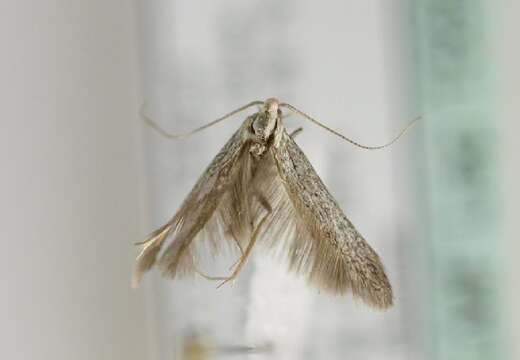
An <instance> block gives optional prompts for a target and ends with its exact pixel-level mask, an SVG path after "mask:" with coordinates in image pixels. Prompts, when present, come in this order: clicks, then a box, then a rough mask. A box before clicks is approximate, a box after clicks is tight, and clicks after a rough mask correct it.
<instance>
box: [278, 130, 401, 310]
mask: <svg viewBox="0 0 520 360" xmlns="http://www.w3.org/2000/svg"><path fill="white" fill-rule="evenodd" d="M271 153H272V156H273V158H274V161H275V164H276V167H277V171H278V174H279V176H280V178H281V182H282V184H283V186H284V188H285V190H286V192H287V194H288V197H289V199H290V202H291V203H292V206H293V209H292V210H293V211H292V213H293V215H292V216H294V217H295V220H296V222H297V223H296V227H295V231H294V233H293V234H292V237H291V239H290V241H291V244H290V246H289V247H288V249H289V251H290V264H291V266H292V267H293V269H295V270H296V271H297V272H299V273H304V274H306V275H307V276H308V279H309V281H310V283H311V284H312V285H314V286H316V287H317V288H318V289H321V290H323V291H325V292H328V293H332V294H338V295H342V294H345V293H348V292H351V293H352V294H353V296H354V297H357V298H361V299H362V300H363V301H364V302H365V303H367V304H368V305H371V306H373V307H375V308H379V309H385V308H387V307H389V306H391V305H392V301H393V296H392V288H391V286H390V283H389V281H388V278H387V276H386V274H385V270H384V267H383V264H382V263H381V261H380V259H379V256H378V255H377V254H376V252H375V251H374V250H373V249H372V248H371V247H370V245H368V244H367V242H366V241H365V239H363V237H362V236H361V235H360V234H359V233H358V231H357V230H356V229H355V228H354V226H353V225H352V223H351V222H350V221H349V220H348V219H347V217H346V216H345V214H343V211H342V210H341V209H340V208H339V206H338V204H337V203H336V201H335V200H334V198H333V197H332V195H331V194H330V193H329V192H328V190H327V189H326V188H325V185H324V184H323V182H322V181H321V179H320V178H319V176H318V175H317V174H316V171H315V170H314V169H313V167H312V165H311V164H310V162H309V160H308V159H307V157H306V156H305V155H304V153H303V152H302V151H301V150H300V148H299V147H298V145H297V144H296V143H295V142H294V140H293V139H292V138H291V137H290V136H289V135H288V134H287V132H286V131H285V129H283V133H282V134H281V136H280V139H279V141H278V143H277V144H275V145H273V146H272V147H271Z"/></svg>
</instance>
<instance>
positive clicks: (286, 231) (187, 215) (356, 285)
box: [134, 98, 419, 309]
mask: <svg viewBox="0 0 520 360" xmlns="http://www.w3.org/2000/svg"><path fill="white" fill-rule="evenodd" d="M255 105H260V106H261V108H260V109H259V111H258V112H256V113H254V114H252V115H250V116H248V117H247V118H246V119H245V120H244V122H243V123H242V125H241V126H240V128H239V129H238V130H237V131H236V132H235V133H234V135H233V136H232V137H231V139H229V141H228V142H227V143H226V144H225V145H224V147H223V148H222V150H220V152H219V153H218V154H217V155H216V156H215V158H214V159H213V161H212V162H211V163H210V165H209V166H208V167H207V169H206V171H205V172H204V173H203V174H202V176H201V177H200V179H199V180H198V181H197V183H196V184H195V187H194V188H193V189H192V191H191V192H190V193H189V195H188V196H187V197H186V199H185V200H184V202H183V203H182V205H181V207H180V209H179V210H178V211H177V213H176V214H175V215H174V216H173V217H172V218H171V219H170V221H168V222H167V223H166V224H164V225H163V226H162V227H160V228H159V229H157V230H155V231H154V232H153V233H151V234H150V235H149V236H148V238H147V239H146V240H145V241H143V242H141V243H138V244H139V245H141V246H142V249H141V251H140V253H139V255H138V256H137V259H136V267H135V273H134V284H138V283H139V281H140V279H141V277H142V275H143V274H144V273H146V272H147V271H148V270H149V269H150V268H151V267H152V266H153V265H154V264H156V263H157V264H158V266H159V268H160V269H161V272H162V274H163V275H164V276H165V277H170V278H176V277H181V276H186V275H193V274H198V275H200V276H201V277H203V278H206V279H209V280H220V281H221V283H220V285H219V287H220V286H222V285H223V284H225V283H226V282H229V281H234V280H235V279H236V277H237V275H238V273H239V272H240V270H241V269H242V267H243V266H244V265H245V263H246V261H247V259H248V257H249V255H250V254H251V251H252V250H253V248H254V246H255V245H256V244H263V245H264V246H266V247H267V248H269V249H272V248H276V249H278V251H282V252H283V255H284V256H285V257H286V260H287V262H288V265H289V269H290V270H292V271H294V272H296V273H298V274H301V275H303V276H306V277H307V279H308V281H309V283H310V284H311V285H312V286H314V287H316V288H318V289H319V290H321V291H323V292H325V293H329V294H335V295H343V294H346V293H351V294H352V295H353V296H354V297H355V298H360V299H362V300H363V301H364V302H365V303H366V304H367V305H370V306H372V307H374V308H377V309H386V308H388V307H389V306H391V305H392V303H393V294H392V287H391V285H390V282H389V280H388V278H387V276H386V273H385V270H384V267H383V264H382V263H381V261H380V259H379V256H378V255H377V253H376V252H375V251H374V250H373V249H372V248H371V247H370V245H369V244H368V243H367V242H366V241H365V239H364V238H363V237H362V236H361V235H360V234H359V232H358V231H357V230H356V228H355V227H354V225H352V223H351V222H350V221H349V219H348V218H347V217H346V216H345V214H344V213H343V211H342V210H341V209H340V207H339V205H338V203H337V202H336V200H335V199H334V198H333V197H332V195H331V194H330V193H329V191H328V190H327V188H326V187H325V185H324V184H323V182H322V181H321V179H320V178H319V176H318V175H317V174H316V171H315V170H314V168H313V167H312V165H311V164H310V162H309V161H308V160H307V157H306V156H305V155H304V154H303V152H302V151H301V150H300V148H299V147H298V145H296V143H295V142H294V139H293V136H294V133H293V134H289V133H288V132H287V131H286V129H285V127H284V125H283V122H282V117H283V116H282V112H281V108H287V109H289V110H290V111H292V112H295V113H298V114H300V115H302V116H303V117H305V118H307V119H308V120H310V121H312V122H314V123H316V124H318V125H319V126H321V127H323V128H325V129H327V130H328V131H331V132H333V133H334V134H336V135H338V136H340V137H341V138H343V139H345V140H347V141H349V142H350V143H352V144H354V145H356V146H359V147H362V148H365V149H381V148H384V147H387V146H389V145H391V144H393V143H394V142H395V141H396V140H397V139H399V138H400V137H401V136H402V135H403V134H404V133H405V132H406V130H408V129H409V128H410V126H411V125H412V124H413V123H414V122H415V121H417V120H418V119H419V118H417V119H415V120H414V121H412V122H411V123H410V124H409V125H408V126H407V127H406V128H405V129H403V130H402V131H401V133H400V134H399V135H398V136H397V137H396V138H394V139H393V140H392V141H391V142H389V143H388V144H386V145H382V146H374V147H369V146H364V145H361V144H359V143H357V142H355V141H353V140H351V139H349V138H346V137H345V136H343V135H341V134H339V133H337V132H335V131H334V130H331V129H329V128H328V127H326V126H325V125H323V124H321V123H319V122H318V121H316V120H314V119H313V118H311V117H310V116H308V115H307V114H305V113H303V112H302V111H300V110H298V109H297V108H295V107H293V106H292V105H290V104H286V103H280V102H279V101H278V100H276V99H273V98H271V99H267V100H266V101H253V102H251V103H249V104H247V105H244V106H242V107H240V108H238V109H236V110H234V111H232V112H230V113H229V114H227V115H225V116H223V117H221V118H219V119H216V120H214V121H212V122H211V123H208V124H206V125H204V126H202V127H200V128H198V129H195V130H194V131H192V132H190V133H188V134H186V135H181V136H176V135H171V134H168V133H167V132H165V131H164V130H163V129H162V128H160V127H159V126H158V125H157V124H155V123H154V122H152V121H151V120H150V119H149V118H146V117H144V119H145V120H146V121H147V122H148V123H149V124H150V125H151V126H152V127H153V128H155V129H156V130H157V131H159V132H160V133H161V134H162V135H164V136H167V137H170V138H182V137H184V136H187V135H191V134H193V133H195V132H197V131H200V130H202V129H204V128H206V127H208V126H211V125H213V124H215V123H217V122H219V121H221V120H224V119H225V118H228V117H230V116H231V115H234V114H236V113H237V112H239V111H242V110H245V109H246V108H249V107H251V106H255ZM168 238H172V240H171V241H170V242H169V243H167V242H166V239H168ZM280 243H282V244H280ZM225 245H226V246H227V247H228V248H232V249H233V248H234V249H236V251H237V252H238V253H239V254H240V255H239V258H238V260H237V261H236V262H235V264H233V266H232V267H231V268H230V270H233V272H232V274H231V275H230V276H208V275H206V274H204V273H203V272H202V271H200V264H199V263H198V262H199V256H198V249H200V246H205V247H207V248H209V249H210V251H211V252H212V253H213V254H219V253H221V252H222V251H223V249H224V248H225V247H226V246H225ZM280 245H282V246H280ZM280 249H281V250H280Z"/></svg>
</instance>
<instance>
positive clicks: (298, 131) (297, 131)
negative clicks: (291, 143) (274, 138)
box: [289, 127, 303, 139]
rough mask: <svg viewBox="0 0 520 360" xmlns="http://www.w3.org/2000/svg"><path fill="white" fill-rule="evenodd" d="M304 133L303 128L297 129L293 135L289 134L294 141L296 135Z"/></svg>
mask: <svg viewBox="0 0 520 360" xmlns="http://www.w3.org/2000/svg"><path fill="white" fill-rule="evenodd" d="M302 131H303V128H302V127H299V128H297V129H296V130H294V131H293V132H292V133H290V134H289V136H290V137H292V138H293V139H294V137H295V136H296V135H298V134H299V133H301V132H302Z"/></svg>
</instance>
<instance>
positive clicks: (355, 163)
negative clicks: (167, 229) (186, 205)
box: [0, 0, 520, 360]
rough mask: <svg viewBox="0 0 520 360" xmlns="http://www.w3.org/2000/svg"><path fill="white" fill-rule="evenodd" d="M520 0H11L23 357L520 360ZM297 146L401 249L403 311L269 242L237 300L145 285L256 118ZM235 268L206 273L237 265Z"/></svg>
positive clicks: (14, 343) (374, 239)
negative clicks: (185, 214)
mask: <svg viewBox="0 0 520 360" xmlns="http://www.w3.org/2000/svg"><path fill="white" fill-rule="evenodd" d="M519 12H520V3H518V2H514V1H505V0H504V1H490V0H487V1H486V0H477V1H469V0H464V1H447V0H437V1H427V0H423V1H411V0H390V1H383V0H378V1H364V2H361V1H340V0H331V1H327V2H322V3H318V2H301V1H295V0H290V1H284V2H280V1H278V2H277V1H271V0H267V1H257V0H255V1H248V2H243V1H238V0H221V1H218V2H198V1H176V0H154V1H89V2H74V1H73V2H61V1H45V2H31V1H26V2H3V3H2V4H1V5H0V14H1V21H0V30H1V31H0V37H1V39H2V42H1V43H2V44H3V50H2V57H1V58H0V71H1V73H0V74H1V78H2V80H3V81H2V85H1V86H0V89H1V99H2V104H3V110H4V111H3V115H4V116H3V120H2V121H1V122H0V123H1V124H2V125H1V132H0V136H1V139H0V144H1V147H2V151H1V152H0V154H1V155H0V156H1V161H2V164H3V174H2V176H1V177H0V184H1V192H2V207H1V214H0V219H1V221H2V226H1V227H0V229H1V230H0V231H1V234H2V243H3V244H4V246H3V248H4V251H3V252H2V255H1V256H2V261H1V262H0V263H1V264H2V265H1V266H2V271H1V273H2V282H3V283H4V286H3V293H2V296H1V297H0V309H1V310H0V311H1V319H2V321H1V328H0V335H1V336H0V355H1V357H2V358H5V359H68V360H69V359H154V360H155V359H157V360H166V359H227V358H251V359H284V360H285V359H518V358H520V347H519V346H518V340H519V334H520V325H518V324H519V323H520V311H519V310H518V306H517V304H518V302H519V301H520V292H519V290H518V289H519V286H520V283H519V281H518V278H519V277H518V276H517V273H518V271H519V270H520V267H519V266H518V262H519V260H520V255H519V250H520V246H519V244H518V241H517V240H518V238H519V236H520V226H519V222H518V214H519V213H520V206H519V205H518V204H519V203H520V191H519V189H518V186H517V185H518V182H519V179H520V176H519V175H520V165H519V161H518V154H520V142H519V140H518V134H519V131H520V124H519V121H518V120H517V117H518V114H519V113H520V102H519V101H518V94H519V93H520V70H519V69H518V63H520V46H518V38H519V37H520V24H519V23H518V19H517V14H518V13H519ZM268 97H276V98H278V99H280V100H281V101H283V102H288V103H291V104H293V105H294V106H296V107H298V108H300V109H302V110H303V111H305V112H307V113H308V114H309V115H311V116H313V117H315V118H317V119H318V120H319V121H321V122H323V123H324V124H326V125H327V126H330V127H331V128H333V129H335V130H338V131H339V132H341V133H343V134H345V135H347V136H349V137H352V138H353V139H355V140H357V141H359V142H361V143H363V144H366V145H379V144H383V143H386V142H387V141H388V140H389V139H391V138H393V137H394V136H395V135H396V134H397V133H398V132H399V131H400V130H401V129H402V128H403V127H404V126H405V125H406V124H407V123H408V122H409V121H410V120H412V119H413V118H415V117H417V116H419V115H422V116H423V120H422V121H421V122H420V123H418V124H417V125H416V126H415V127H414V128H412V129H411V130H410V131H409V132H408V134H407V135H406V137H404V138H403V139H402V140H400V141H399V142H398V143H397V144H395V145H394V146H393V147H390V148H389V149H386V150H383V151H364V150H361V149H358V148H355V147H352V146H351V145H349V144H348V143H346V142H344V141H342V140H341V139H339V138H337V137H335V136H334V135H332V134H330V133H327V132H325V131H324V130H322V129H320V128H318V127H316V126H314V125H313V124H311V123H309V122H308V121H306V120H305V119H303V118H300V117H298V116H296V115H293V116H291V117H289V118H287V119H286V120H284V123H285V125H286V127H287V128H288V129H289V130H293V129H295V128H297V127H299V126H302V127H303V128H304V131H303V133H302V134H300V135H299V136H298V137H297V138H296V141H297V143H298V144H299V146H300V147H301V148H302V149H303V151H304V152H305V153H306V155H307V157H308V158H309V160H310V161H311V163H312V164H313V166H314V167H315V169H316V171H317V172H318V174H319V175H320V176H321V177H322V179H323V181H324V183H325V184H326V185H327V187H328V188H329V190H330V192H331V193H332V194H333V195H334V197H335V198H336V200H337V201H338V203H339V204H340V205H341V207H342V209H343V210H344V212H345V214H346V215H347V216H348V217H349V219H350V220H351V221H352V222H353V223H354V224H355V226H356V228H357V229H358V230H359V231H360V232H361V233H362V234H363V235H364V237H365V238H366V239H367V241H368V242H369V243H370V244H371V245H372V246H373V247H374V248H375V250H376V251H377V252H378V253H379V255H380V256H381V258H382V260H383V262H384V264H385V266H386V269H387V273H388V276H389V278H390V281H391V283H392V285H393V287H394V293H395V305H394V307H392V308H391V309H389V310H388V311H386V312H383V313H382V312H377V311H373V310H371V309H369V308H367V307H366V306H364V305H363V304H362V303H360V302H355V301H354V300H353V299H352V298H351V297H348V296H347V297H344V298H329V297H326V296H324V295H320V294H318V293H317V292H316V291H315V290H313V289H311V288H308V287H307V285H306V284H305V282H304V281H303V280H302V279H301V278H298V277H295V276H293V275H292V274H288V273H287V272H286V267H285V266H284V264H280V263H278V262H276V261H274V260H273V259H272V258H271V257H269V256H268V255H267V254H266V253H264V252H262V250H261V249H258V250H257V249H255V251H254V252H253V256H252V258H250V259H249V261H248V263H247V265H246V267H245V268H244V270H243V271H242V272H241V273H240V275H239V277H238V280H237V282H236V284H235V286H234V287H233V288H230V287H228V286H225V287H223V288H221V289H218V290H216V289H215V285H216V284H214V283H212V282H208V281H203V280H200V279H195V280H193V279H192V280H176V281H169V280H164V279H161V278H160V276H159V275H158V272H157V271H152V272H151V273H150V274H149V275H147V276H146V277H145V278H144V279H143V283H142V285H141V287H140V288H138V289H136V290H133V289H131V287H130V278H131V272H132V266H133V262H134V257H135V255H136V251H137V250H136V248H135V247H134V246H133V243H134V242H136V241H140V240H142V239H143V238H144V237H145V236H146V234H148V233H149V232H151V231H152V230H154V229H155V228H156V227H158V226H160V225H162V224H163V223H164V222H165V221H167V220H168V219H169V217H170V216H171V215H172V214H173V213H174V212H175V211H176V210H177V209H178V207H179V205H180V203H181V202H182V200H183V199H184V197H185V196H186V195H187V194H188V192H189V191H190V190H191V188H192V186H193V185H194V183H195V182H196V180H197V179H198V177H199V176H200V174H201V173H202V171H203V170H204V169H205V167H206V166H207V164H208V163H209V162H210V161H211V159H212V158H213V156H214V155H215V154H216V153H217V151H218V150H219V149H220V147H221V146H222V145H223V144H224V143H225V142H226V141H227V139H228V138H229V137H230V136H231V134H232V133H233V132H234V130H236V128H238V126H239V125H240V124H241V122H242V121H243V119H244V118H245V117H246V116H247V114H248V113H251V112H252V111H254V109H251V111H249V112H248V111H245V112H244V113H242V114H240V115H236V116H234V117H233V118H231V119H228V120H226V121H225V122H223V123H220V124H218V125H216V126H214V127H211V128H209V129H207V130H205V131H204V132H201V133H198V134H196V135H194V136H191V137H189V138H187V139H185V140H182V141H176V142H175V141H171V140H168V139H165V138H163V137H161V136H159V135H158V134H157V133H156V132H154V131H153V130H152V129H151V128H150V127H147V126H146V125H145V124H144V123H143V122H142V120H141V119H140V118H139V109H140V107H141V105H142V104H143V102H146V113H147V115H148V116H149V117H150V118H152V119H154V121H156V122H157V123H159V124H160V125H161V126H162V127H164V128H165V129H167V130H168V131H170V132H172V133H184V132H187V131H189V130H192V129H193V128H195V127H198V126H200V125H202V124H205V123H207V122H209V121H211V120H213V119H215V118H217V117H219V116H221V115H223V114H225V113H227V112H229V111H231V110H232V109H234V108H236V107H238V106H241V105H243V104H245V103H248V102H250V101H252V100H263V99H266V98H268ZM233 260H234V258H232V257H225V258H221V259H218V260H217V261H216V263H215V264H208V267H207V268H208V269H210V270H211V271H209V272H212V273H222V272H223V271H224V270H225V269H226V267H227V266H229V265H230V264H231V263H232V262H233Z"/></svg>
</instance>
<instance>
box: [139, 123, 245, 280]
mask: <svg viewBox="0 0 520 360" xmlns="http://www.w3.org/2000/svg"><path fill="white" fill-rule="evenodd" d="M249 119H250V118H248V119H246V121H244V123H243V124H242V126H241V127H240V128H239V129H238V130H237V131H236V132H235V134H234V135H233V136H232V137H231V139H229V141H228V142H227V143H226V144H225V145H224V147H223V148H222V150H220V152H219V153H218V154H217V155H216V156H215V158H214V159H213V161H212V162H211V163H210V165H209V166H208V167H207V169H206V171H205V172H204V173H203V174H202V176H201V177H200V179H199V180H198V182H197V183H196V185H195V186H194V188H193V190H192V191H191V192H190V194H189V195H188V196H187V197H186V199H185V200H184V202H183V204H182V205H181V207H180V209H179V210H178V211H177V213H176V214H175V215H174V216H173V217H172V218H171V220H170V221H168V222H167V223H166V224H165V225H163V226H162V227H161V228H159V229H157V230H156V231H154V232H153V233H152V234H150V235H149V237H148V238H147V239H146V240H145V241H144V242H143V243H142V249H141V252H140V254H139V255H138V257H137V259H136V266H135V271H134V284H135V285H137V284H138V282H139V280H140V278H141V277H142V275H143V274H144V273H146V272H147V271H148V270H149V269H150V268H151V267H152V266H153V265H154V264H155V263H156V262H158V264H159V266H160V268H161V270H162V273H163V275H164V276H168V277H172V278H173V277H175V276H178V275H186V274H191V273H193V272H194V271H195V262H197V259H198V254H197V246H201V244H196V243H197V242H199V241H195V242H194V241H193V240H194V239H195V238H197V240H198V239H199V238H200V239H201V240H202V239H203V240H205V244H203V246H207V247H208V246H209V247H210V250H212V251H213V252H216V251H217V250H218V249H220V248H221V247H222V245H223V244H222V242H228V243H229V242H235V243H234V244H232V245H234V246H235V247H236V245H237V243H238V244H241V241H242V239H245V238H247V236H245V235H244V233H247V232H249V231H250V224H251V219H250V215H249V213H248V212H247V211H243V209H242V208H244V209H246V210H247V209H249V206H248V205H247V203H245V202H247V201H248V199H249V198H248V197H247V196H243V194H244V193H245V192H246V191H247V189H245V186H244V184H246V183H247V182H248V178H249V177H250V173H251V170H250V162H249V159H250V157H249V152H248V144H249V140H248V139H249V138H248V136H247V133H248V130H247V129H248V126H250V120H249ZM173 234H175V236H174V238H173V240H172V241H171V243H169V244H166V242H165V240H166V239H167V238H168V237H169V236H170V235H173ZM163 248H164V249H163ZM160 252H162V254H161V256H160V258H159V259H158V260H157V257H158V255H159V253H160Z"/></svg>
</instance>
